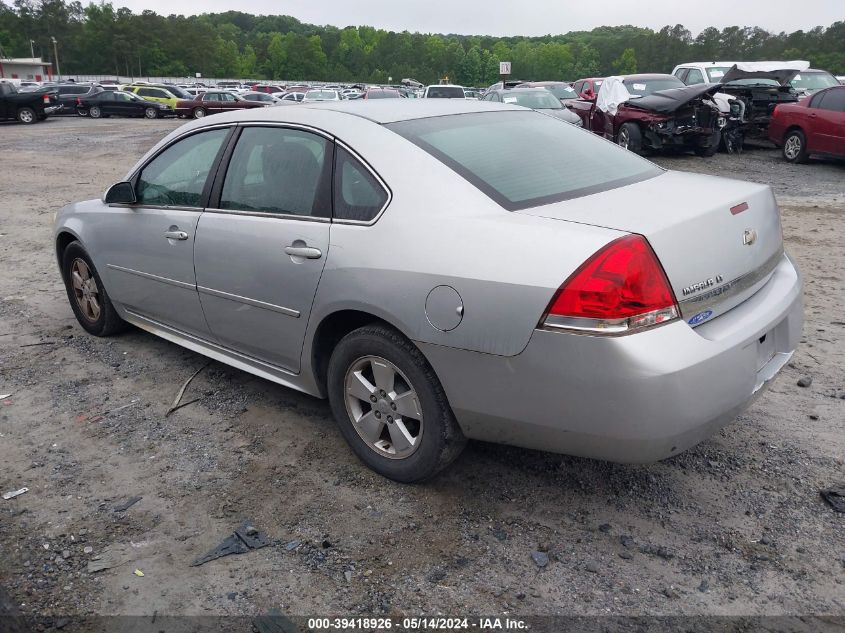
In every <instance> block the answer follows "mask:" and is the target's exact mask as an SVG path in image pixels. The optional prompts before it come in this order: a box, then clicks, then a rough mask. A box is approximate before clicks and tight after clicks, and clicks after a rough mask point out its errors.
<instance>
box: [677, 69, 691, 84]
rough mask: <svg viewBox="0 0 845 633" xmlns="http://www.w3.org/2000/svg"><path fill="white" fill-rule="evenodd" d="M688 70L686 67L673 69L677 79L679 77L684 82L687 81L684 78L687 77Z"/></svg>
mask: <svg viewBox="0 0 845 633" xmlns="http://www.w3.org/2000/svg"><path fill="white" fill-rule="evenodd" d="M688 70H689V69H688V68H678V70H676V71H675V77H677V78H678V79H680V80H681V81H683V82H684V83H687V81H686V79H687V71H688Z"/></svg>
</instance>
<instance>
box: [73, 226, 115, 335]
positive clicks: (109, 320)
mask: <svg viewBox="0 0 845 633" xmlns="http://www.w3.org/2000/svg"><path fill="white" fill-rule="evenodd" d="M62 273H63V276H64V280H65V288H66V290H67V297H68V300H69V301H70V307H71V308H72V309H73V313H74V315H76V320H77V321H79V324H80V325H81V326H82V327H83V328H84V329H85V331H87V332H88V333H89V334H93V335H94V336H109V335H111V334H116V333H117V332H120V331H121V330H124V329H126V327H127V323H126V321H124V320H123V319H121V318H120V316H118V314H117V311H116V310H115V309H114V306H113V305H112V302H111V299H109V295H108V293H107V292H106V289H105V287H104V286H103V282H102V280H101V279H100V275H99V274H98V273H97V269H96V268H94V264H93V262H92V261H91V258H90V257H89V256H88V253H87V252H86V251H85V249H84V248H83V247H82V244H80V243H79V242H71V243H70V244H68V246H67V248H66V249H65V252H64V253H63V254H62Z"/></svg>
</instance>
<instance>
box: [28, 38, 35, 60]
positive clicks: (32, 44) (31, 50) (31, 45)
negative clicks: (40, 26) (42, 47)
mask: <svg viewBox="0 0 845 633" xmlns="http://www.w3.org/2000/svg"><path fill="white" fill-rule="evenodd" d="M29 56H30V57H32V59H35V40H29Z"/></svg>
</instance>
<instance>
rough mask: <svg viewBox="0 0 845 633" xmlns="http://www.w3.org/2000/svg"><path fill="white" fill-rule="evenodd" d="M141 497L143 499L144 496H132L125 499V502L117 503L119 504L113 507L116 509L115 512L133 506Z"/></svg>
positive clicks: (123, 510)
mask: <svg viewBox="0 0 845 633" xmlns="http://www.w3.org/2000/svg"><path fill="white" fill-rule="evenodd" d="M141 499H143V497H132V498H130V499H127V500H126V501H124V502H123V503H119V504H117V505H116V506H115V507H114V508H113V510H114V512H126V511H127V510H128V509H129V508H131V507H132V506H134V505H135V504H136V503H138V502H139V501H140V500H141Z"/></svg>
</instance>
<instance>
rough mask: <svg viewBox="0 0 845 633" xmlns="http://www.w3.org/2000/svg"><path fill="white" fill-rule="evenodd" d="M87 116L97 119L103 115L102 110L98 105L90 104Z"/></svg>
mask: <svg viewBox="0 0 845 633" xmlns="http://www.w3.org/2000/svg"><path fill="white" fill-rule="evenodd" d="M88 116H90V117H91V118H92V119H99V118H100V117H101V116H103V111H102V110H100V106H91V107H90V108H89V109H88Z"/></svg>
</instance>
